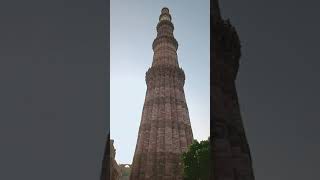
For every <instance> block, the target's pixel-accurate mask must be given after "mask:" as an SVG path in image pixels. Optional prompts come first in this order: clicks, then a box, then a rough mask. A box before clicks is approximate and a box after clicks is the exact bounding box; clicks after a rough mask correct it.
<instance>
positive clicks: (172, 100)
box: [144, 96, 188, 110]
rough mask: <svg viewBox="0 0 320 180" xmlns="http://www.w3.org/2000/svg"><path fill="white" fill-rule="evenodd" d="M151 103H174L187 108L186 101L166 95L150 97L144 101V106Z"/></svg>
mask: <svg viewBox="0 0 320 180" xmlns="http://www.w3.org/2000/svg"><path fill="white" fill-rule="evenodd" d="M153 104H158V105H159V104H175V105H181V107H182V108H185V109H186V110H188V106H187V103H186V102H185V101H183V100H180V99H177V98H174V97H170V96H166V97H154V98H152V99H149V100H148V101H146V102H145V103H144V106H152V105H153Z"/></svg>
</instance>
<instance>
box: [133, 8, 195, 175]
mask: <svg viewBox="0 0 320 180" xmlns="http://www.w3.org/2000/svg"><path fill="white" fill-rule="evenodd" d="M173 30H174V26H173V24H172V22H171V15H170V13H169V9H168V8H163V9H162V10H161V15H160V17H159V23H158V25H157V32H158V33H157V37H156V38H155V40H154V41H153V44H152V48H153V51H154V55H153V62H152V66H151V68H149V70H148V71H147V73H146V83H147V92H146V97H145V102H144V106H143V111H142V117H141V122H140V128H139V134H138V140H137V145H136V150H135V154H134V158H133V163H132V171H131V172H132V173H131V176H130V180H147V179H148V180H162V179H166V180H182V166H181V162H182V161H181V155H182V153H183V152H185V151H186V150H187V148H188V146H189V145H190V144H191V143H192V140H193V135H192V130H191V124H190V119H189V112H188V107H187V103H186V99H185V94H184V90H183V86H184V82H185V74H184V72H183V70H182V69H181V68H180V67H179V63H178V57H177V49H178V42H177V41H176V39H175V38H174V36H173Z"/></svg>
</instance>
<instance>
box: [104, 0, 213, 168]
mask: <svg viewBox="0 0 320 180" xmlns="http://www.w3.org/2000/svg"><path fill="white" fill-rule="evenodd" d="M164 6H166V7H168V8H169V10H170V13H171V16H172V22H173V24H174V26H175V30H174V35H175V38H176V39H177V41H178V43H179V48H178V51H177V53H178V61H179V64H180V67H182V69H183V70H184V71H185V74H186V82H185V86H184V90H185V95H186V100H187V105H188V108H189V115H190V120H191V125H192V130H193V135H194V138H195V139H197V140H204V139H207V138H208V137H209V135H210V59H209V58H210V52H209V51H210V25H209V19H210V16H209V15H210V12H209V10H210V8H209V0H199V1H194V0H183V1H182V0H153V1H150V0H111V12H110V18H111V26H110V33H111V34H110V38H111V39H110V88H111V89H110V90H111V91H110V98H111V99H110V107H111V109H110V113H111V114H110V116H111V117H110V136H111V139H114V141H115V142H114V145H115V148H116V160H117V162H118V163H121V164H124V163H128V164H131V162H132V159H133V155H134V151H135V146H136V142H137V135H138V130H139V125H140V120H141V114H142V108H143V103H144V98H145V93H146V83H145V73H146V71H147V70H148V68H149V67H150V66H151V63H152V56H153V51H152V42H153V40H154V38H155V37H156V25H157V23H158V18H159V15H160V11H161V9H162V8H163V7H164Z"/></svg>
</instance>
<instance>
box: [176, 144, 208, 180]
mask: <svg viewBox="0 0 320 180" xmlns="http://www.w3.org/2000/svg"><path fill="white" fill-rule="evenodd" d="M209 148H210V142H209V140H205V141H201V142H200V143H199V142H198V141H197V140H194V141H193V143H192V144H191V145H190V146H189V149H188V151H187V152H185V153H184V154H183V155H182V160H183V172H184V180H209V174H210V171H209V163H210V154H209V153H210V149H209Z"/></svg>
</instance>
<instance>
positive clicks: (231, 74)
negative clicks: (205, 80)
mask: <svg viewBox="0 0 320 180" xmlns="http://www.w3.org/2000/svg"><path fill="white" fill-rule="evenodd" d="M210 23H211V38H212V39H211V42H212V45H213V46H212V45H211V47H210V49H211V50H210V51H211V57H212V60H211V63H212V67H213V68H211V76H212V77H211V85H210V86H211V106H212V107H213V111H212V114H211V137H213V138H211V139H210V140H211V144H212V145H213V148H212V151H211V152H212V162H213V176H212V178H211V179H214V180H254V175H253V169H252V162H251V155H250V150H249V145H248V142H247V138H246V135H245V131H244V127H243V122H242V119H241V113H240V108H239V103H238V96H237V91H236V85H235V79H236V77H237V73H238V69H239V59H240V56H241V51H240V48H241V47H240V40H239V37H238V34H237V32H236V30H235V28H234V27H233V26H232V25H231V24H230V22H229V20H223V19H222V18H221V15H220V9H219V4H218V0H213V1H212V3H211V22H210Z"/></svg>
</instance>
